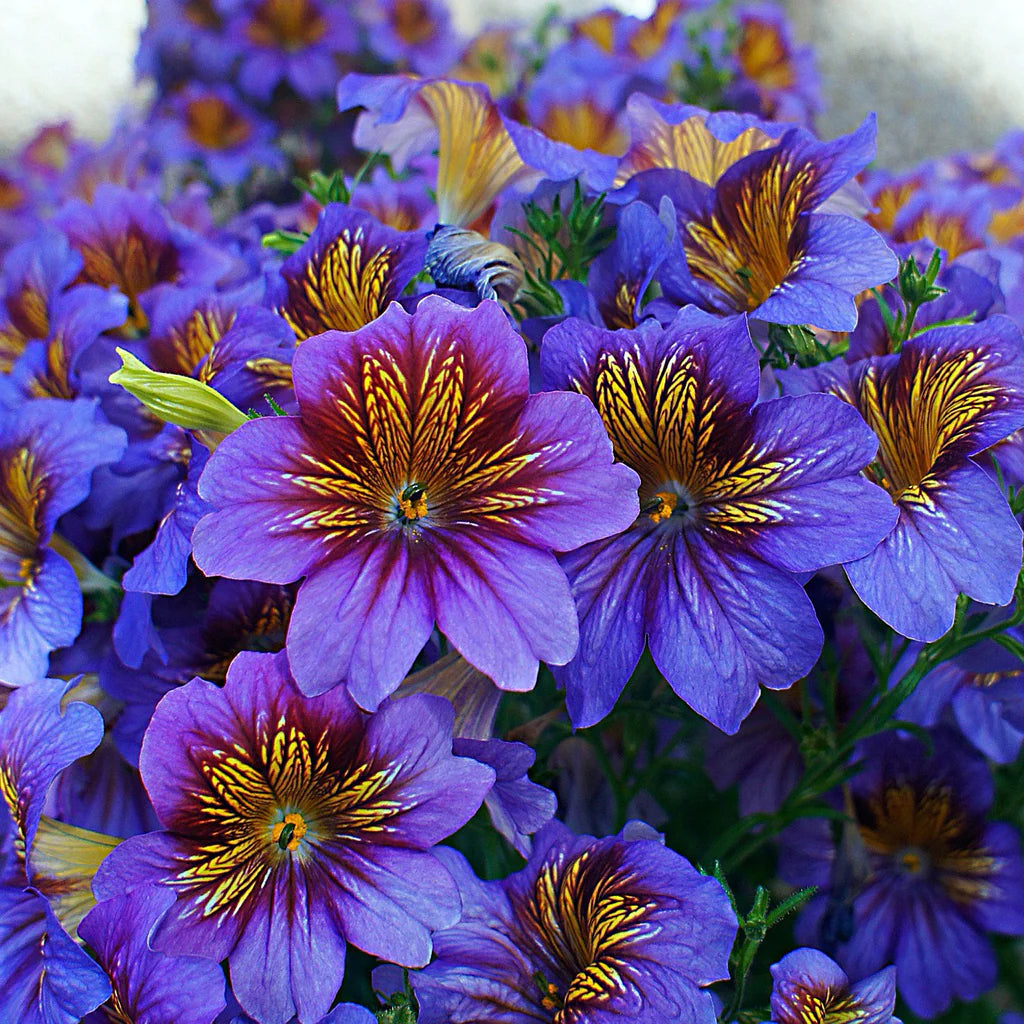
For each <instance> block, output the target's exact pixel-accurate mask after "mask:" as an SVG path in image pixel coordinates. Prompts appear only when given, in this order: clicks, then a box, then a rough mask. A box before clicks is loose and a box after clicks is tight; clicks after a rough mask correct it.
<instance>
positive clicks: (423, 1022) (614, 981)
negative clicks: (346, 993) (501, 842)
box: [412, 822, 736, 1024]
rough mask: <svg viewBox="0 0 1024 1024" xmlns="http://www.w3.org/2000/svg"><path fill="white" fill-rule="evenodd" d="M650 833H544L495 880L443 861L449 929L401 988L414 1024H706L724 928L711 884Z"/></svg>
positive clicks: (560, 829) (723, 906)
mask: <svg viewBox="0 0 1024 1024" xmlns="http://www.w3.org/2000/svg"><path fill="white" fill-rule="evenodd" d="M634 833H637V834H641V835H642V836H643V838H636V839H632V838H630V836H631V835H633V834H634ZM649 835H654V833H653V832H652V830H650V829H648V828H647V827H646V826H643V827H640V828H634V829H633V830H631V829H630V826H627V827H626V829H624V830H623V833H622V834H620V835H618V836H613V837H610V838H608V839H594V838H592V837H590V836H574V835H573V834H572V833H571V832H569V830H568V829H567V828H565V826H564V825H561V824H559V823H558V822H552V823H551V824H550V825H548V826H546V827H545V828H544V829H543V830H542V831H541V832H540V833H539V834H538V835H537V837H536V838H535V840H534V849H533V855H532V856H531V857H530V861H529V863H528V864H527V866H526V867H525V868H524V869H523V870H522V871H519V872H517V873H516V874H514V875H510V876H509V877H508V878H506V879H504V880H503V881H497V882H481V881H480V880H479V879H478V878H477V877H476V876H475V875H474V874H473V872H472V869H471V868H470V867H469V865H468V864H467V863H466V861H465V860H464V859H463V858H462V857H461V856H460V855H459V854H457V853H454V852H452V851H445V863H446V864H447V865H448V866H449V868H450V870H451V871H452V873H453V874H454V876H455V878H456V881H457V882H458V885H459V892H460V895H461V897H462V920H461V921H460V922H459V923H458V924H457V925H455V926H454V927H452V928H448V929H446V930H445V931H442V932H440V933H438V934H437V935H436V936H435V937H434V947H435V950H436V953H437V959H436V960H435V961H434V962H433V963H432V964H431V965H430V966H429V967H428V968H426V970H424V971H420V972H418V973H416V974H414V975H413V977H412V985H413V990H414V991H415V993H416V998H417V1000H418V1001H419V1004H420V1014H419V1021H420V1024H468V1022H474V1024H475V1022H483V1021H494V1022H499V1021H500V1022H501V1024H534V1022H536V1021H548V1020H554V1021H557V1022H560V1024H562V1022H565V1024H568V1022H570V1021H588V1022H593V1024H611V1022H612V1021H618V1020H630V1021H634V1022H636V1024H664V1022H666V1021H683V1020H685V1021H693V1022H695V1024H713V1021H714V1020H715V1012H714V1008H713V1004H712V1001H711V997H710V995H708V994H707V993H705V992H702V991H701V988H702V986H705V985H709V984H711V983H712V982H714V981H719V980H721V979H723V978H725V977H727V976H728V973H729V968H728V962H729V952H730V950H731V948H732V942H733V938H734V937H735V934H736V919H735V917H734V915H733V913H732V909H731V907H730V906H729V901H728V899H727V897H726V895H725V893H724V892H723V891H722V888H721V886H719V884H718V883H717V882H716V881H715V880H714V879H712V878H708V877H705V876H703V875H700V874H698V873H697V872H696V871H695V870H694V869H693V868H692V867H691V866H690V864H689V863H688V862H687V861H686V860H684V859H683V858H682V857H680V856H679V854H677V853H674V852H673V851H672V850H669V849H667V848H666V847H665V846H663V845H661V843H659V842H657V841H656V840H654V839H651V838H648V836H649Z"/></svg>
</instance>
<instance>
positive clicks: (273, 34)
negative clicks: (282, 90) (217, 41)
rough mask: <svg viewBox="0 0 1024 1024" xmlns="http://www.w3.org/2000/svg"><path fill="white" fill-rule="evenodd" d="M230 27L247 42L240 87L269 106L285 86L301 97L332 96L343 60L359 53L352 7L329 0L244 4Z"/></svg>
mask: <svg viewBox="0 0 1024 1024" xmlns="http://www.w3.org/2000/svg"><path fill="white" fill-rule="evenodd" d="M239 6H240V8H241V9H240V10H239V11H238V13H237V14H235V15H234V16H233V17H232V18H231V19H230V21H229V22H228V26H227V34H228V35H229V36H230V37H231V38H233V39H240V40H244V47H243V48H242V61H241V67H240V68H239V71H238V83H239V85H240V86H241V87H242V89H243V90H244V91H245V92H247V93H249V94H250V95H251V96H253V97H255V98H256V99H258V100H269V99H270V98H271V94H272V93H273V91H274V89H275V87H276V86H277V85H278V83H280V82H287V83H288V84H289V85H290V86H291V87H292V88H293V89H294V90H295V91H296V92H297V93H298V94H299V95H300V96H304V97H306V99H310V100H316V99H322V98H324V97H327V96H330V94H331V90H332V89H333V88H334V86H335V85H336V83H337V81H338V75H339V66H338V60H337V58H338V56H339V55H340V54H342V53H349V52H351V51H352V50H354V49H355V45H356V42H357V28H356V22H355V19H354V18H353V17H352V12H351V10H350V8H349V5H348V4H337V3H332V2H330V0H242V2H241V3H240V5H239Z"/></svg>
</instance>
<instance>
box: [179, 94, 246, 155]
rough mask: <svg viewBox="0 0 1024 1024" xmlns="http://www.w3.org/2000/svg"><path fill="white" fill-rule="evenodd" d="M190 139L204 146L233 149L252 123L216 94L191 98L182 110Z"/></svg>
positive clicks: (240, 142)
mask: <svg viewBox="0 0 1024 1024" xmlns="http://www.w3.org/2000/svg"><path fill="white" fill-rule="evenodd" d="M185 126H186V129H187V131H188V134H189V138H190V139H192V141H193V142H195V143H197V144H198V145H200V146H202V147H203V148H204V149H232V148H234V147H235V146H240V145H241V144H242V143H243V142H245V140H246V139H248V138H249V136H250V135H251V134H252V126H251V125H250V124H249V122H248V121H247V120H246V119H245V118H244V117H243V116H242V115H241V114H239V113H238V111H237V110H235V109H234V108H233V107H232V106H231V105H230V104H229V103H226V102H225V101H224V100H222V99H220V98H219V97H217V96H201V97H199V99H195V100H192V102H191V103H189V105H188V109H187V110H186V112H185Z"/></svg>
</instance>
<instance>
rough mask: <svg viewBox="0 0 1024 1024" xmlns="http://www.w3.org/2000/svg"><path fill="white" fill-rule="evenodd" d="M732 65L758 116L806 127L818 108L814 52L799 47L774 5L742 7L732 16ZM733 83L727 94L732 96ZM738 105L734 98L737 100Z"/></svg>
mask: <svg viewBox="0 0 1024 1024" xmlns="http://www.w3.org/2000/svg"><path fill="white" fill-rule="evenodd" d="M736 16H737V21H738V22H739V41H738V43H737V45H736V60H737V62H738V64H739V68H740V71H741V72H742V76H743V78H744V79H745V80H746V81H745V82H743V83H742V84H743V85H745V84H746V83H747V82H749V83H751V84H752V85H753V87H754V89H755V90H756V92H757V94H758V99H759V101H760V102H759V107H760V111H759V112H760V113H761V114H763V115H764V116H765V117H773V118H778V119H779V120H780V121H798V122H802V123H804V124H808V123H810V121H811V119H812V118H813V116H814V115H815V114H816V113H818V112H819V111H820V110H821V108H822V100H821V84H820V82H819V80H818V74H817V71H816V69H815V67H814V51H813V50H812V49H811V47H809V46H797V45H796V44H795V42H794V40H793V37H792V31H791V29H790V25H789V21H788V20H787V17H786V13H785V11H784V10H783V9H782V8H780V7H776V6H774V5H772V4H764V3H755V4H743V5H741V6H740V7H739V8H738V10H737V11H736ZM737 84H738V83H734V84H733V85H732V86H731V87H730V89H729V90H728V94H730V96H735V92H736V85H737ZM736 99H738V97H736Z"/></svg>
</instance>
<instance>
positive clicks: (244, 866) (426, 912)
mask: <svg viewBox="0 0 1024 1024" xmlns="http://www.w3.org/2000/svg"><path fill="white" fill-rule="evenodd" d="M452 718H453V716H452V712H451V709H450V708H449V706H448V705H447V704H446V703H445V702H443V701H440V700H436V699H433V698H430V697H426V696H416V697H409V698H407V699H405V700H403V701H399V702H397V703H394V704H389V705H388V706H387V707H385V708H383V709H382V710H381V711H380V712H379V713H377V714H375V715H372V716H366V715H364V714H362V713H361V712H360V711H359V710H358V708H356V706H355V705H354V704H353V703H352V700H351V698H350V697H349V696H348V694H347V693H346V692H345V691H344V689H341V688H337V689H335V690H332V691H331V692H330V693H328V694H324V695H322V696H320V697H313V698H309V697H304V696H303V695H302V694H301V693H300V692H299V691H298V689H297V688H296V686H295V684H294V683H293V682H292V680H291V678H290V677H289V675H288V673H287V662H286V660H285V657H284V655H271V654H248V653H243V654H240V655H239V656H238V657H237V658H236V659H235V660H234V662H232V665H231V668H230V669H229V670H228V676H227V680H226V682H225V684H224V687H223V688H220V687H217V686H215V685H214V684H212V683H209V682H206V681H205V680H200V679H195V680H193V681H192V682H191V683H189V684H187V685H186V686H183V687H180V688H178V689H175V690H173V691H171V692H170V693H169V694H168V695H167V696H166V697H164V699H163V700H162V701H161V702H160V705H159V707H158V708H157V710H156V712H155V713H154V715H153V720H152V722H151V724H150V727H149V730H148V731H147V733H146V738H145V740H144V741H143V745H142V755H141V758H140V767H141V771H142V778H143V781H144V782H145V784H146V788H147V790H148V791H149V794H150V797H151V798H152V801H153V806H154V808H155V809H156V812H157V816H158V817H159V818H160V821H161V823H162V824H163V826H164V828H165V829H166V831H165V832H154V833H150V834H149V835H146V836H137V837H135V838H133V839H128V840H126V841H125V842H124V843H122V844H121V846H120V847H118V849H117V850H116V851H115V853H114V854H113V855H112V856H111V857H108V859H107V861H106V862H105V864H104V866H103V869H102V871H101V873H100V875H99V876H98V877H97V879H96V883H95V888H96V892H97V895H98V896H99V897H100V898H102V899H109V898H112V897H114V896H118V895H121V894H124V893H129V894H130V895H134V894H135V893H137V892H138V891H139V890H138V888H137V887H138V886H139V885H143V884H145V885H150V884H152V885H157V886H159V887H161V888H162V889H163V890H165V891H169V892H172V893H173V895H174V901H173V905H172V906H170V908H169V909H167V910H166V912H164V913H163V914H162V915H161V916H160V918H159V920H158V923H157V924H156V926H155V928H154V930H153V931H152V933H151V940H150V945H151V947H152V948H153V949H154V950H156V951H157V952H162V953H166V954H168V955H174V956H181V955H185V956H201V957H207V958H209V959H211V960H215V961H216V960H222V959H224V958H225V957H226V958H227V960H228V963H229V966H230V969H231V978H232V982H233V989H234V992H235V995H236V996H237V998H238V1000H239V1002H240V1003H241V1004H242V1007H243V1008H244V1009H245V1010H246V1012H247V1013H250V1014H252V1015H253V1016H255V1017H257V1018H258V1019H260V1020H261V1021H263V1022H265V1024H284V1022H285V1021H288V1020H290V1018H291V1017H292V1015H293V1014H297V1015H298V1017H299V1019H300V1020H302V1021H306V1020H316V1019H318V1018H319V1017H321V1016H323V1015H324V1014H326V1013H327V1010H328V1009H329V1007H330V1005H331V1003H332V1002H333V1001H334V997H335V995H336V994H337V991H338V988H339V986H340V984H341V980H342V975H343V971H344V956H345V944H346V941H347V942H350V943H352V944H353V945H355V946H358V947H359V948H360V949H363V950H365V951H366V952H368V953H370V954H371V955H374V956H378V957H382V958H384V959H388V960H391V961H393V962H395V963H400V964H404V965H406V966H420V965H422V964H424V963H426V962H427V960H429V958H430V951H431V941H430V936H431V932H432V931H434V930H436V929H438V928H443V927H447V926H449V925H451V924H452V923H454V921H455V920H457V918H458V913H459V901H458V894H457V892H456V890H455V887H454V885H453V884H452V880H451V878H450V877H449V874H448V872H447V871H446V870H445V869H444V868H443V867H442V866H441V864H440V863H439V862H438V860H437V859H436V858H435V856H434V854H433V853H432V852H431V848H432V847H433V846H434V845H435V844H436V843H438V842H439V841H440V840H442V839H444V838H445V837H446V836H448V835H450V834H451V833H452V832H454V831H455V830H457V829H458V828H459V827H460V826H461V825H463V824H465V822H466V821H467V820H468V819H469V818H470V817H471V816H472V815H473V813H474V812H475V811H476V810H477V808H478V807H479V806H480V802H481V801H482V799H483V797H484V795H485V794H486V792H487V790H488V789H489V788H490V786H491V784H492V782H493V780H494V773H493V772H492V771H491V770H490V769H488V768H485V767H484V766H482V765H479V764H477V763H476V762H474V761H470V760H466V759H462V758H454V757H452V755H451V724H452Z"/></svg>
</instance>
